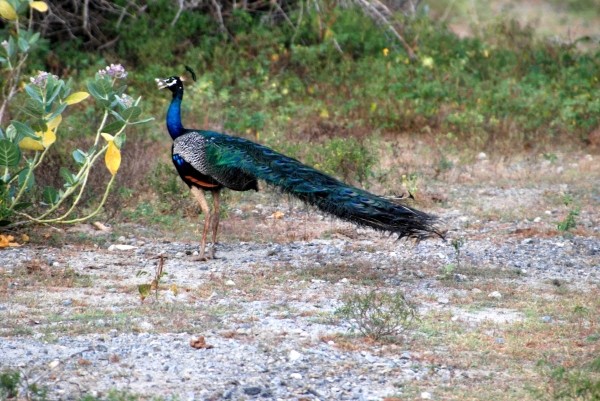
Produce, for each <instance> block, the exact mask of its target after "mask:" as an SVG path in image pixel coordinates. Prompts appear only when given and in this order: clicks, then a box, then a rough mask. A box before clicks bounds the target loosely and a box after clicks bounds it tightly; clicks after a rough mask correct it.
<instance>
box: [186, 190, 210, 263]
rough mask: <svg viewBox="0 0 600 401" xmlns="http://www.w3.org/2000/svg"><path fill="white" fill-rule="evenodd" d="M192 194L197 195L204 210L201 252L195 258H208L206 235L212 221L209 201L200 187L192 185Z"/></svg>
mask: <svg viewBox="0 0 600 401" xmlns="http://www.w3.org/2000/svg"><path fill="white" fill-rule="evenodd" d="M191 191H192V194H193V195H194V197H196V200H197V201H198V203H199V204H200V207H201V208H202V212H203V213H204V231H203V232H202V243H201V244H200V254H199V255H198V257H197V258H194V260H203V261H206V260H208V259H207V257H206V256H204V249H205V248H206V237H207V236H208V227H209V225H210V221H211V214H210V209H209V207H208V202H206V198H205V197H204V192H203V191H202V190H201V189H200V188H196V187H192V188H191Z"/></svg>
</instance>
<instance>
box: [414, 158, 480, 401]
mask: <svg viewBox="0 0 600 401" xmlns="http://www.w3.org/2000/svg"><path fill="white" fill-rule="evenodd" d="M484 154H485V153H484ZM421 399H422V400H431V399H433V395H431V393H428V392H423V393H421Z"/></svg>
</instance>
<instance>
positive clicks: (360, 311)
mask: <svg viewBox="0 0 600 401" xmlns="http://www.w3.org/2000/svg"><path fill="white" fill-rule="evenodd" d="M343 301H344V304H343V305H342V307H340V308H338V309H337V310H336V311H335V315H336V316H338V317H339V318H341V319H344V320H346V321H348V322H350V323H351V324H352V325H353V328H354V329H356V330H358V331H359V332H360V333H361V334H363V335H365V336H368V337H372V338H374V339H375V340H381V339H383V338H385V337H388V336H392V335H397V334H399V333H401V332H402V331H403V330H405V329H406V328H407V327H408V326H409V325H410V324H411V323H412V322H413V320H414V319H415V317H416V310H415V308H414V307H413V306H412V305H411V304H410V303H409V302H408V300H407V299H406V298H405V297H404V295H403V294H402V293H401V292H399V291H398V292H396V293H394V294H390V293H387V292H378V291H370V292H369V293H367V294H365V295H361V294H351V295H347V296H345V297H344V299H343Z"/></svg>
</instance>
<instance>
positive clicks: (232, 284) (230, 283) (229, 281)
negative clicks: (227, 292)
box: [225, 280, 235, 287]
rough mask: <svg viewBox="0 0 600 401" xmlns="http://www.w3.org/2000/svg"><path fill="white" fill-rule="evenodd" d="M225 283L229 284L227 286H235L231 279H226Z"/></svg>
mask: <svg viewBox="0 0 600 401" xmlns="http://www.w3.org/2000/svg"><path fill="white" fill-rule="evenodd" d="M225 285H227V286H229V287H233V286H235V283H234V282H233V280H227V281H226V282H225Z"/></svg>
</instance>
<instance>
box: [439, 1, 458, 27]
mask: <svg viewBox="0 0 600 401" xmlns="http://www.w3.org/2000/svg"><path fill="white" fill-rule="evenodd" d="M454 3H456V0H450V2H449V3H448V7H446V10H444V15H442V18H440V22H444V21H446V18H448V15H450V10H451V9H452V6H453V5H454Z"/></svg>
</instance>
